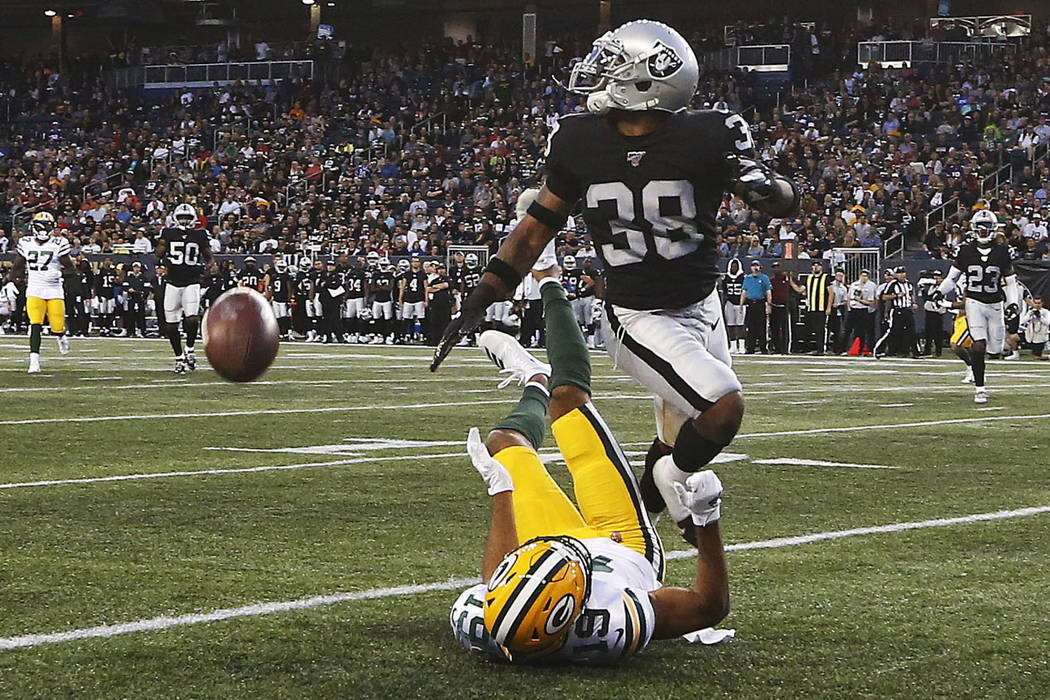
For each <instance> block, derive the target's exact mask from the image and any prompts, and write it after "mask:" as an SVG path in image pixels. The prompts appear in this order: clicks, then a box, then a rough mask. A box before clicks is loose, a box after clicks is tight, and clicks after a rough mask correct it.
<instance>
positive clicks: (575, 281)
mask: <svg viewBox="0 0 1050 700" xmlns="http://www.w3.org/2000/svg"><path fill="white" fill-rule="evenodd" d="M582 276H583V271H582V270H580V269H579V268H576V269H574V270H565V271H563V272H562V275H561V283H562V286H563V287H565V291H566V293H568V294H569V295H571V296H572V297H574V298H575V297H579V296H580V287H582V286H583V282H581V281H580V278H581V277H582Z"/></svg>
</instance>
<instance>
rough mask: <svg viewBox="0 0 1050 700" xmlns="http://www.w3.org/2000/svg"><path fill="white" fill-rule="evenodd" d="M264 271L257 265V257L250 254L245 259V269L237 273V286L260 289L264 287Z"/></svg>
mask: <svg viewBox="0 0 1050 700" xmlns="http://www.w3.org/2000/svg"><path fill="white" fill-rule="evenodd" d="M262 281H263V273H262V272H261V271H260V270H259V268H257V267H256V266H255V257H254V256H251V255H249V256H248V257H246V258H245V259H244V269H243V270H241V272H240V274H238V275H237V286H238V287H248V288H249V289H254V290H255V291H257V292H258V291H260V290H261V289H262V288H263V287H262Z"/></svg>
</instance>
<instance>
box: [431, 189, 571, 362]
mask: <svg viewBox="0 0 1050 700" xmlns="http://www.w3.org/2000/svg"><path fill="white" fill-rule="evenodd" d="M572 204H573V203H572V202H567V201H565V200H564V199H562V198H561V197H558V196H557V195H555V194H554V193H552V192H551V191H550V190H549V189H547V187H546V185H545V186H544V187H542V188H541V189H540V192H539V194H538V195H537V196H536V201H535V202H533V204H532V205H531V206H529V209H528V211H527V212H526V214H525V216H524V217H523V218H522V220H521V222H520V223H518V225H517V226H515V227H514V230H513V231H511V234H510V235H509V236H507V238H506V239H505V240H504V241H503V245H501V246H500V249H499V250H498V251H497V252H496V255H495V257H493V258H492V260H490V261H489V264H488V265H487V266H486V268H485V273H484V274H483V275H482V276H481V282H480V283H479V284H478V286H477V287H475V288H474V291H473V292H471V293H470V296H468V297H467V298H466V300H464V302H463V308H462V309H461V310H460V314H459V316H458V317H457V318H455V319H453V320H452V322H451V323H449V324H448V326H446V327H445V331H444V333H442V335H441V342H439V343H438V346H437V350H435V351H434V360H433V362H431V364H430V371H431V372H434V371H436V370H437V368H438V366H439V365H440V364H441V363H442V361H444V359H445V358H446V357H448V354H449V353H450V352H452V348H453V347H455V346H456V344H457V343H459V341H460V340H462V339H463V337H464V336H465V335H467V334H468V333H470V331H472V330H473V329H474V328H475V327H476V326H477V325H478V323H480V322H481V319H482V318H484V316H485V310H486V309H487V308H488V307H489V306H491V305H492V304H493V303H495V302H497V301H503V300H504V299H509V298H510V295H511V294H513V293H514V290H515V289H516V288H517V286H518V284H519V283H520V282H521V279H522V277H524V276H525V273H527V272H528V271H529V268H530V267H532V265H533V263H535V262H536V259H537V258H538V257H540V253H542V252H543V249H544V248H545V247H546V246H547V243H549V242H550V240H551V239H552V238H554V236H555V234H556V233H557V232H558V230H559V229H560V228H561V226H562V224H563V223H564V222H565V218H566V217H567V216H568V215H569V210H570V209H571V208H572Z"/></svg>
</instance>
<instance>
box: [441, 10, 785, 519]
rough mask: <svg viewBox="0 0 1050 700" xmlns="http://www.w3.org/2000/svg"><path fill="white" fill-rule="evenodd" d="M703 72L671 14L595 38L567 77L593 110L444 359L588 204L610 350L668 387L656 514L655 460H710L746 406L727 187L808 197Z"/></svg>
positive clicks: (562, 123) (692, 467) (766, 205)
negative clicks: (725, 311)
mask: <svg viewBox="0 0 1050 700" xmlns="http://www.w3.org/2000/svg"><path fill="white" fill-rule="evenodd" d="M698 77H699V70H698V68H697V62H696V56H695V55H694V54H693V50H692V48H691V47H690V46H689V43H688V42H687V41H686V40H685V39H684V38H683V37H682V36H681V35H680V34H679V33H678V32H677V31H675V30H674V29H672V28H671V27H669V26H667V25H665V24H662V23H660V22H653V21H649V20H639V21H635V22H628V23H627V24H624V25H623V26H621V27H619V28H617V29H616V30H614V31H612V32H608V33H606V34H605V35H603V36H601V37H599V38H598V39H597V40H595V42H594V45H593V49H592V50H591V52H590V54H588V55H587V56H586V57H585V58H583V59H582V60H581V61H579V62H578V63H576V64H575V66H574V67H573V69H572V73H571V75H570V77H569V82H568V89H569V91H571V92H573V93H576V94H579V95H581V96H584V97H585V98H586V101H587V109H588V112H587V113H582V114H571V115H565V116H563V117H561V118H560V119H559V120H558V122H557V124H556V125H555V128H554V129H553V130H552V132H551V134H550V136H549V138H548V143H547V151H546V183H545V185H544V187H543V188H542V189H541V190H540V193H539V195H538V196H537V198H536V201H535V202H534V203H533V204H532V205H531V206H529V208H528V211H527V215H526V216H525V217H524V218H523V219H522V220H521V221H520V222H519V223H518V225H517V226H516V227H515V229H514V231H513V232H512V233H511V234H510V236H508V237H507V239H506V240H505V241H504V242H503V245H502V246H501V247H500V250H499V252H498V253H497V254H496V255H495V257H493V258H492V259H491V260H490V262H489V264H488V266H487V267H486V269H485V274H484V276H483V277H482V280H481V283H480V284H479V285H478V287H477V289H475V290H474V292H473V293H472V294H471V295H470V296H469V297H468V299H467V300H466V302H465V303H464V305H463V310H462V313H461V314H460V317H459V318H458V319H456V320H454V321H453V322H452V323H451V324H450V325H449V326H448V327H447V328H446V330H445V334H444V337H443V338H442V341H441V344H440V345H439V347H438V349H437V351H436V353H435V356H434V362H433V363H432V366H431V369H432V370H433V369H436V368H437V366H438V365H439V364H440V363H441V361H442V359H444V357H445V356H446V355H447V354H448V352H449V351H450V350H451V348H452V347H453V346H454V345H455V344H456V343H458V342H459V340H460V339H461V338H462V337H463V336H464V334H466V333H467V332H469V331H470V329H471V328H473V327H474V326H475V325H476V324H477V322H478V321H479V319H481V318H482V317H483V315H484V312H485V309H486V308H487V307H488V306H489V305H490V304H491V303H493V302H494V301H498V300H501V299H505V298H507V297H508V296H509V294H510V293H511V292H512V291H513V290H514V289H515V287H517V285H518V283H519V282H520V281H521V279H522V276H523V275H524V274H525V272H526V271H528V269H529V268H530V267H531V266H532V265H533V263H535V262H536V260H537V258H538V257H539V255H540V253H541V251H543V249H544V247H545V246H546V245H547V243H548V241H550V240H551V238H552V237H553V236H554V235H555V233H556V232H557V231H559V230H560V229H561V228H562V225H563V223H564V222H565V219H566V217H567V215H568V214H569V212H570V210H571V209H572V207H573V206H574V205H575V204H576V203H577V202H582V204H583V217H584V220H585V221H586V223H587V226H588V228H589V229H590V231H591V235H592V237H593V239H594V244H595V248H596V250H597V252H598V255H599V256H600V258H601V260H602V263H603V266H604V268H605V270H606V271H607V276H606V288H605V293H606V305H605V306H606V311H605V318H604V319H603V325H604V328H603V333H602V335H603V337H605V338H607V339H608V340H607V344H606V348H607V351H608V352H609V354H610V355H611V356H612V357H613V358H614V360H615V361H616V362H617V365H618V367H619V368H620V369H623V370H625V371H626V372H628V373H629V374H631V375H632V376H633V377H635V379H637V380H638V381H639V382H641V383H642V384H643V385H645V386H646V387H648V388H649V389H650V390H652V392H653V393H654V394H655V396H656V403H657V432H658V435H659V437H660V439H659V440H657V441H655V442H654V446H653V449H652V450H650V458H649V459H647V463H646V466H647V471H646V476H645V477H643V482H642V488H643V496H645V497H646V499H645V500H646V505H647V506H648V507H649V508H650V510H656V511H658V510H662V508H663V506H664V503H663V501H664V499H663V498H661V495H660V494H659V493H658V492H657V489H656V488H655V486H654V482H653V480H652V476H651V472H652V469H653V466H654V464H655V461H656V459H657V458H659V457H662V456H664V455H665V454H667V453H668V452H670V446H671V445H674V453H673V460H672V462H671V463H668V464H669V466H670V467H672V468H673V469H677V470H678V471H677V472H674V471H672V472H669V473H672V474H680V473H686V472H695V471H698V470H700V469H702V468H703V466H704V465H705V464H707V463H708V462H710V461H711V460H712V459H713V458H714V457H715V456H716V455H717V454H718V453H719V452H720V451H721V450H722V449H723V448H724V447H725V446H726V445H728V444H729V442H730V441H731V440H732V439H733V436H734V435H735V434H736V431H737V429H738V428H739V425H740V420H741V419H742V417H743V411H744V407H743V399H742V398H741V395H740V388H741V387H740V382H739V381H738V380H737V378H736V375H735V374H734V372H733V370H732V368H731V359H730V356H729V344H728V341H727V339H726V332H725V324H724V323H723V322H722V309H721V305H720V303H719V300H718V294H717V291H716V290H715V286H716V282H717V280H718V268H717V265H716V263H717V260H718V251H717V248H716V244H715V236H716V227H715V215H716V213H717V210H718V206H719V204H720V203H721V201H722V197H723V194H724V193H725V192H726V191H727V190H729V191H733V192H735V193H737V194H738V195H740V196H741V197H743V198H744V199H745V200H746V201H747V202H748V203H749V204H750V205H751V206H753V207H756V208H758V209H760V210H762V211H764V212H766V213H768V214H770V215H773V216H787V215H790V214H791V213H793V212H794V211H795V209H796V208H797V205H798V199H799V193H798V190H797V188H796V186H795V185H794V183H793V182H792V181H791V180H790V179H788V178H786V177H783V176H780V175H778V174H777V173H775V172H774V171H773V170H772V169H771V168H769V167H768V166H767V165H765V164H763V163H761V162H759V161H758V160H757V158H756V155H755V153H754V148H753V142H752V138H751V131H750V127H749V126H748V124H747V122H746V121H745V120H744V119H743V118H742V117H741V116H740V115H738V114H732V113H727V112H721V111H715V110H704V111H694V110H690V109H688V105H689V102H690V100H691V99H692V97H693V95H694V93H695V92H696V86H697V80H698ZM670 458H671V457H670V456H668V457H667V459H670ZM685 530H686V532H687V534H688V532H689V531H690V530H691V528H685Z"/></svg>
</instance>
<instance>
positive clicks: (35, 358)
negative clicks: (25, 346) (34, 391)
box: [29, 352, 40, 374]
mask: <svg viewBox="0 0 1050 700" xmlns="http://www.w3.org/2000/svg"><path fill="white" fill-rule="evenodd" d="M29 374H40V354H39V353H35V352H31V353H29Z"/></svg>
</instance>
